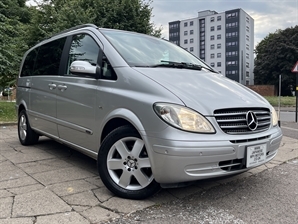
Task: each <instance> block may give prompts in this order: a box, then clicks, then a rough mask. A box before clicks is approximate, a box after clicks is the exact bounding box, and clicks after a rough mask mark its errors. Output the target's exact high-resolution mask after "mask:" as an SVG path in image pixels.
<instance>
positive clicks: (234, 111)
mask: <svg viewBox="0 0 298 224" xmlns="http://www.w3.org/2000/svg"><path fill="white" fill-rule="evenodd" d="M248 113H249V114H248ZM254 115H255V119H256V121H255V122H256V124H257V127H256V128H255V127H254V126H253V125H249V123H250V121H251V119H250V118H251V116H254ZM214 116H215V119H216V121H217V123H218V125H219V126H220V128H221V129H222V130H223V131H224V132H225V133H227V134H253V133H257V132H262V131H266V130H268V129H269V127H270V124H271V115H270V110H269V109H267V108H230V109H220V110H215V111H214Z"/></svg>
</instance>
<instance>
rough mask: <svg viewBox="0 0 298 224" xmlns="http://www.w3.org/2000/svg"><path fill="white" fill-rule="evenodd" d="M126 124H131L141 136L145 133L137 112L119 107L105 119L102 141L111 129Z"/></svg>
mask: <svg viewBox="0 0 298 224" xmlns="http://www.w3.org/2000/svg"><path fill="white" fill-rule="evenodd" d="M124 125H130V126H131V127H133V128H134V129H136V130H137V131H138V132H139V134H140V135H141V136H142V135H144V134H145V129H144V127H143V124H142V122H141V121H140V119H139V118H138V117H137V116H136V114H134V113H133V112H132V111H130V110H127V109H117V110H115V111H113V112H112V113H111V114H110V115H109V116H108V117H107V119H106V120H105V123H104V125H103V129H102V132H101V136H100V143H102V141H103V140H104V139H105V137H106V136H107V135H108V134H109V133H110V132H111V131H113V130H115V129H116V128H118V127H121V126H124Z"/></svg>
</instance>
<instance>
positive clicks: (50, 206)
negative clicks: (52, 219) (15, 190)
mask: <svg viewBox="0 0 298 224" xmlns="http://www.w3.org/2000/svg"><path fill="white" fill-rule="evenodd" d="M70 211H71V207H70V206H69V205H68V204H66V203H65V202H64V201H63V200H62V199H61V198H59V197H58V196H57V195H55V194H54V193H53V192H51V191H49V190H40V191H34V192H30V193H26V194H21V195H17V196H15V199H14V204H13V211H12V217H28V216H39V215H49V214H54V213H61V212H70Z"/></svg>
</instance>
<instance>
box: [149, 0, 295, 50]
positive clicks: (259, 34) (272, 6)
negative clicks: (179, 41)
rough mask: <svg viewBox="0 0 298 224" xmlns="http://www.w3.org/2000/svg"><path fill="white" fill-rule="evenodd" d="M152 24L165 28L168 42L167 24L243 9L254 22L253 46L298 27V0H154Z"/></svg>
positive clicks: (164, 31)
mask: <svg viewBox="0 0 298 224" xmlns="http://www.w3.org/2000/svg"><path fill="white" fill-rule="evenodd" d="M151 6H152V7H153V10H152V15H153V18H152V22H153V23H154V24H155V25H156V27H160V26H162V28H163V30H162V37H164V38H166V39H168V36H169V35H168V33H169V27H168V23H169V22H171V21H175V20H184V19H190V18H195V17H197V16H198V12H199V11H204V10H214V11H216V12H218V13H221V12H224V11H227V10H231V9H237V8H241V9H243V10H244V11H245V12H246V13H248V14H249V15H250V16H251V17H252V18H253V19H254V28H255V29H254V34H255V36H254V44H255V46H256V45H257V44H258V43H259V42H260V41H262V40H263V39H264V38H265V37H266V36H267V35H268V34H269V33H274V32H275V31H276V30H278V29H281V30H283V29H286V28H288V27H294V26H296V25H298V0H153V2H152V3H151Z"/></svg>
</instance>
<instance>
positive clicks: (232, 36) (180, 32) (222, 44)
mask: <svg viewBox="0 0 298 224" xmlns="http://www.w3.org/2000/svg"><path fill="white" fill-rule="evenodd" d="M169 40H170V41H171V42H173V43H175V44H177V45H179V46H181V47H183V48H184V49H186V50H188V51H189V52H191V53H192V54H194V55H196V56H198V57H200V58H201V59H203V60H204V61H206V62H207V63H208V64H210V65H211V66H212V67H213V68H214V69H215V70H217V71H219V72H221V73H222V74H224V75H225V76H226V77H228V78H230V79H232V80H235V81H237V82H239V83H242V84H244V85H253V84H254V74H253V68H254V55H253V50H254V20H253V18H252V17H251V16H249V15H248V14H247V13H246V12H245V11H243V10H242V9H233V10H229V11H225V12H222V13H217V12H215V11H210V10H206V11H201V12H199V13H198V17H196V18H192V19H186V20H181V21H172V22H169Z"/></svg>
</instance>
